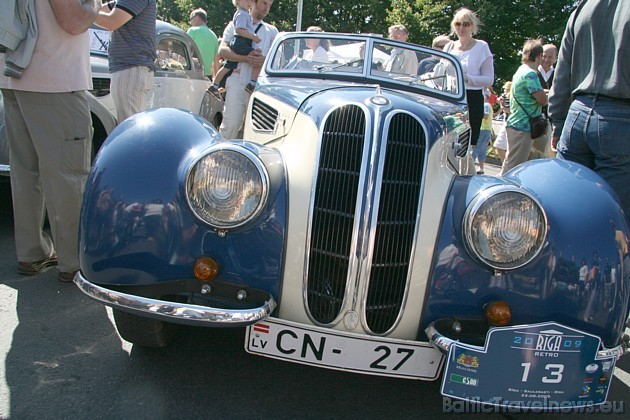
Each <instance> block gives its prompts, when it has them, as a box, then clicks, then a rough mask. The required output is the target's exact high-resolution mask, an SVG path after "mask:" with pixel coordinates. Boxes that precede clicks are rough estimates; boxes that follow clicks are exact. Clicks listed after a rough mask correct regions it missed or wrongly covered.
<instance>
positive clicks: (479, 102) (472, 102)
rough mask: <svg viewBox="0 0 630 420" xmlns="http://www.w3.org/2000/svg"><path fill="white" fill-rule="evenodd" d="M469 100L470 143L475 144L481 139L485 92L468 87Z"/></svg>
mask: <svg viewBox="0 0 630 420" xmlns="http://www.w3.org/2000/svg"><path fill="white" fill-rule="evenodd" d="M466 98H467V100H468V121H469V122H470V144H471V145H472V146H474V145H475V144H477V140H478V139H479V131H480V130H481V121H482V120H483V102H484V101H483V92H482V91H481V90H476V89H475V90H473V89H466Z"/></svg>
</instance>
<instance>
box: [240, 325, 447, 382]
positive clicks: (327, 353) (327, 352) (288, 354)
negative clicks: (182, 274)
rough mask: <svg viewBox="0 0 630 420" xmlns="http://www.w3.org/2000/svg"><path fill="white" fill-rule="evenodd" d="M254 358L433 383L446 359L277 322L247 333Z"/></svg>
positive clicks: (424, 349) (415, 347) (397, 344)
mask: <svg viewBox="0 0 630 420" xmlns="http://www.w3.org/2000/svg"><path fill="white" fill-rule="evenodd" d="M245 349H246V350H247V351H248V352H249V353H252V354H258V355H262V356H267V357H272V358H275V359H282V360H288V361H292V362H296V363H303V364H307V365H315V366H320V367H325V368H329V369H337V370H344V371H350V372H357V373H364V374H370V375H380V376H392V377H401V378H408V379H422V380H434V379H436V378H437V376H438V375H439V373H440V368H441V366H442V359H443V356H442V355H441V353H440V352H439V351H438V350H436V349H435V348H434V347H433V346H431V345H430V344H428V343H421V342H416V341H407V340H398V339H387V338H383V337H374V336H366V335H360V334H352V333H347V332H342V331H336V330H332V329H326V328H318V327H313V326H310V325H308V326H307V325H304V324H298V323H293V322H288V321H284V320H280V319H276V318H267V319H266V320H265V321H261V322H258V323H257V324H254V325H250V326H249V327H247V334H246V336H245Z"/></svg>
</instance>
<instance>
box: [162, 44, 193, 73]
mask: <svg viewBox="0 0 630 420" xmlns="http://www.w3.org/2000/svg"><path fill="white" fill-rule="evenodd" d="M156 53H157V58H156V59H155V65H156V66H157V67H158V68H161V69H164V70H190V60H189V58H188V52H187V50H186V46H185V45H184V43H183V42H181V41H178V40H177V39H173V38H162V39H160V41H159V42H158V46H157V51H156Z"/></svg>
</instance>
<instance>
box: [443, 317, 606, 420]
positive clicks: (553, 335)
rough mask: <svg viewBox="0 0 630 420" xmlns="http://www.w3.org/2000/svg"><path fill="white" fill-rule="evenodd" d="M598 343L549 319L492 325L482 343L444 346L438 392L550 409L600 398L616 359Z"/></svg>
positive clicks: (591, 402) (586, 403) (603, 398)
mask: <svg viewBox="0 0 630 420" xmlns="http://www.w3.org/2000/svg"><path fill="white" fill-rule="evenodd" d="M600 348H601V341H600V339H599V338H598V337H596V336H593V335H591V334H588V333H585V332H582V331H579V330H576V329H573V328H569V327H566V326H564V325H561V324H557V323H553V322H548V323H543V324H535V325H521V326H514V327H502V328H495V329H493V330H491V331H490V332H489V333H488V336H487V338H486V345H485V347H475V346H468V345H465V344H462V343H455V344H454V345H453V346H451V347H450V349H449V356H448V363H447V365H446V368H445V372H444V377H443V381H442V394H443V395H445V396H450V397H456V398H460V399H464V400H469V401H475V402H480V403H485V404H492V405H495V406H515V407H520V408H543V409H551V410H552V409H557V408H564V407H575V406H591V405H597V404H602V403H604V402H605V401H606V396H607V395H608V389H609V387H610V382H611V379H612V374H613V371H614V368H615V361H616V359H615V357H613V356H601V357H600V356H599V355H598V350H599V349H600Z"/></svg>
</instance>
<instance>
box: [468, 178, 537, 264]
mask: <svg viewBox="0 0 630 420" xmlns="http://www.w3.org/2000/svg"><path fill="white" fill-rule="evenodd" d="M464 232H465V236H466V242H467V245H468V247H469V249H470V250H471V251H472V252H473V253H474V255H475V256H476V257H477V258H479V259H480V260H481V261H482V262H484V263H485V264H488V265H489V266H490V267H492V268H494V269H497V270H513V269H516V268H519V267H522V266H523V265H525V264H527V263H529V262H530V261H531V260H532V259H534V257H536V255H538V253H539V252H540V250H541V249H542V247H543V245H544V243H545V239H546V236H547V218H546V216H545V212H544V211H543V210H542V207H541V206H540V203H539V202H538V201H537V200H536V199H535V198H534V197H532V196H530V195H528V194H526V193H525V192H523V191H522V190H519V189H518V188H516V187H510V186H498V187H493V188H490V189H488V190H487V191H486V192H484V193H483V194H480V195H478V196H477V197H475V198H474V199H473V201H472V202H471V204H470V206H469V207H468V210H467V211H466V215H465V216H464Z"/></svg>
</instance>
